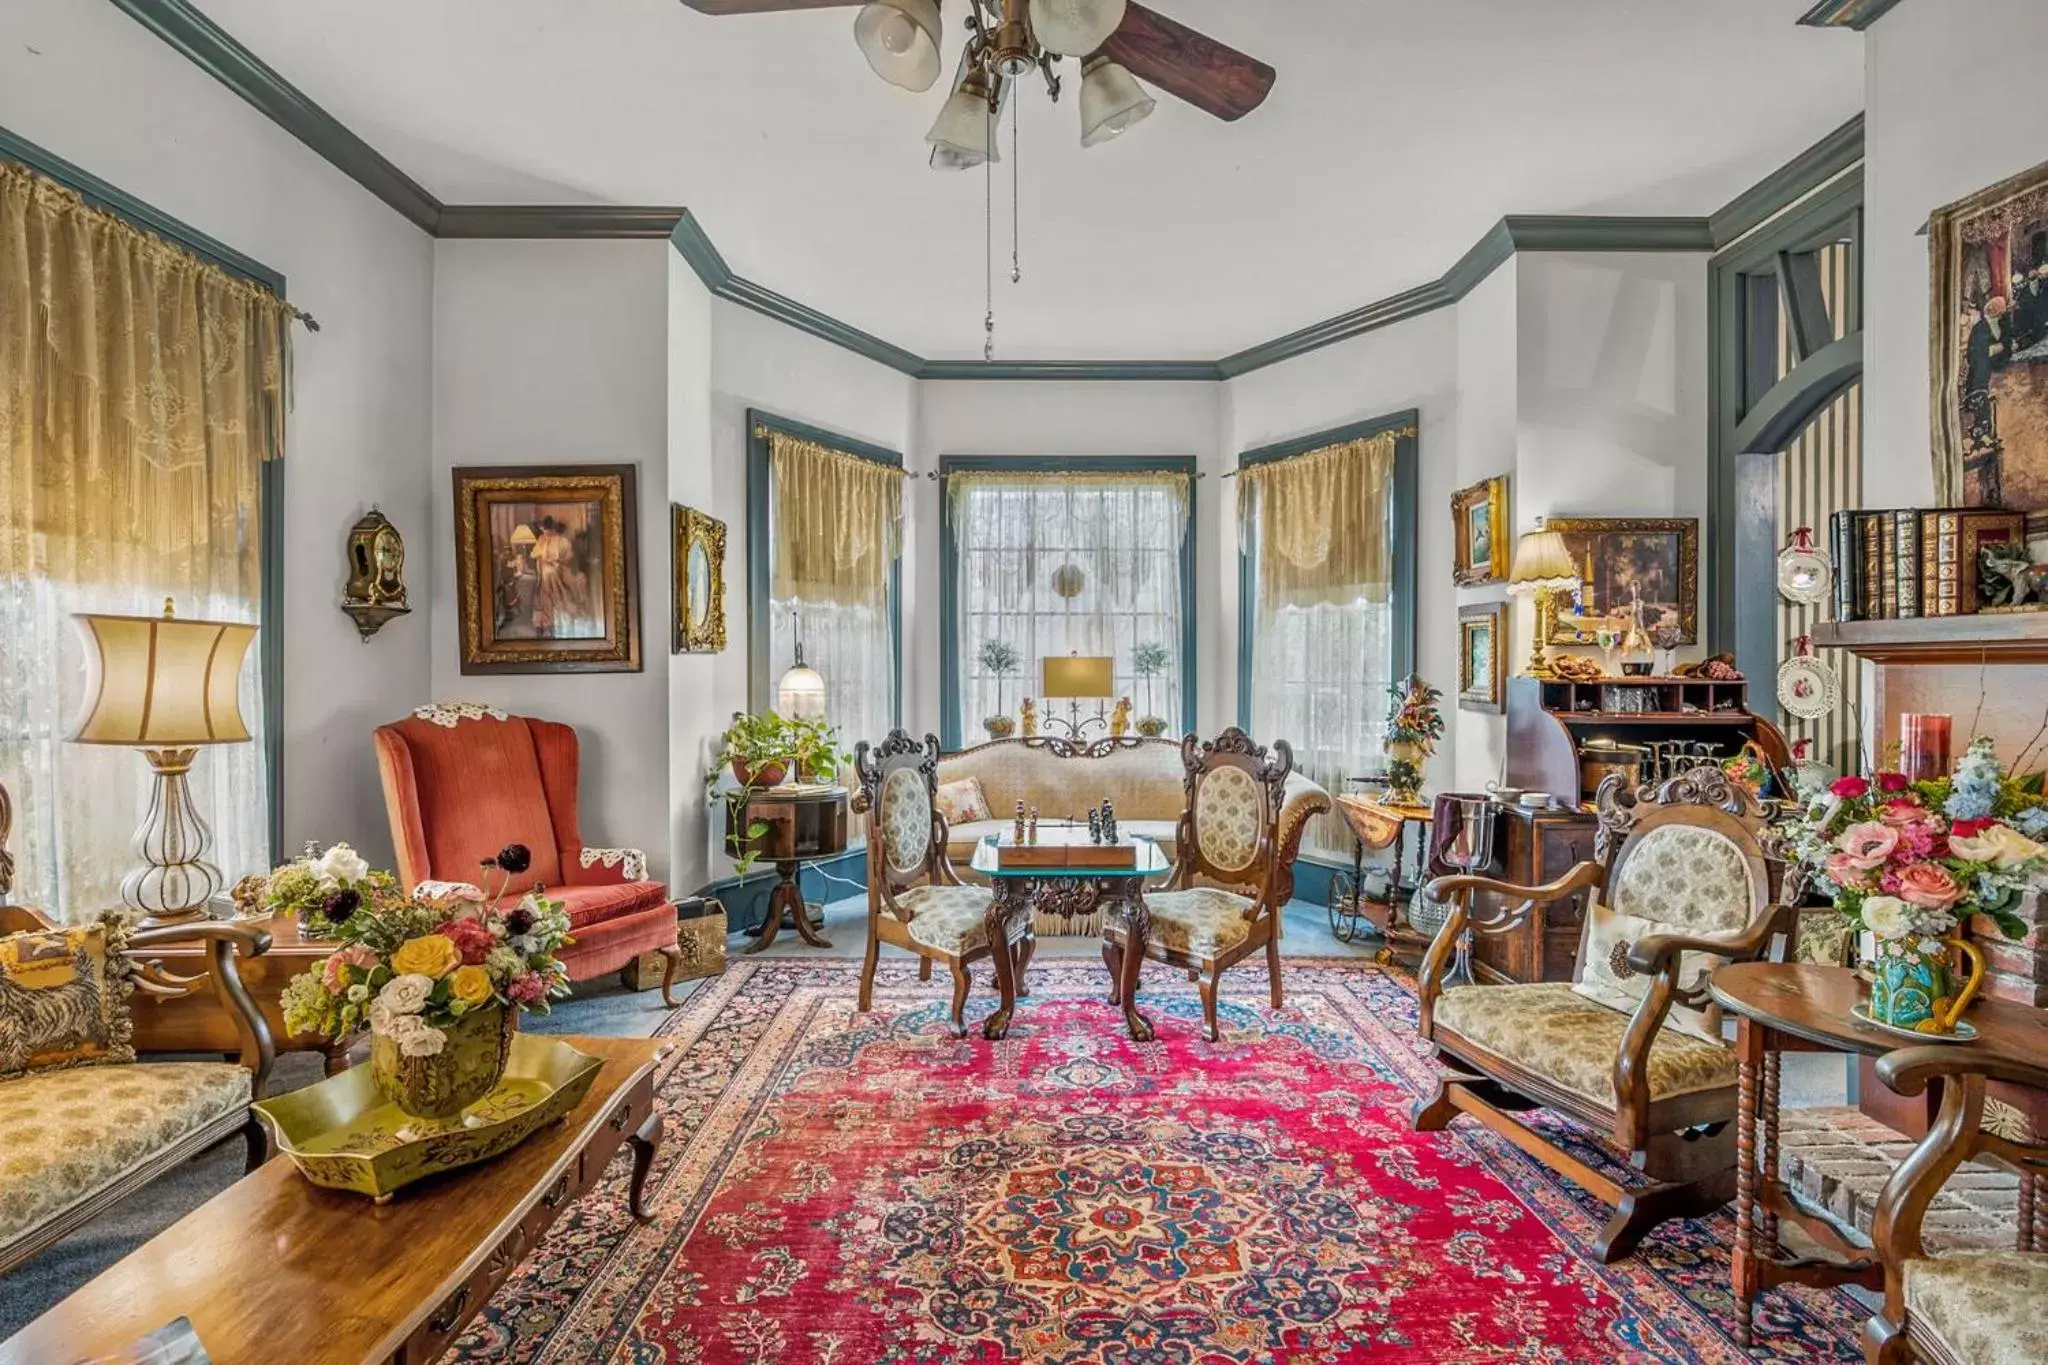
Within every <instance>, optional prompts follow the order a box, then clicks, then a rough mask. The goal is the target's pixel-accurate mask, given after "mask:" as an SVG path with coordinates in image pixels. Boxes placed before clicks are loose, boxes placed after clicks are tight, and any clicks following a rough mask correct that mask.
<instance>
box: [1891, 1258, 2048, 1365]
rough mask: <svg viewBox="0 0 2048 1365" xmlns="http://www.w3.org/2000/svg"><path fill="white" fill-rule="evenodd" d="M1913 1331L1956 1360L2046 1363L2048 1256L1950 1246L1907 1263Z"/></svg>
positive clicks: (1969, 1364) (1967, 1363)
mask: <svg viewBox="0 0 2048 1365" xmlns="http://www.w3.org/2000/svg"><path fill="white" fill-rule="evenodd" d="M1905 1277H1906V1312H1907V1314H1908V1320H1909V1321H1910V1322H1911V1323H1912V1325H1913V1334H1914V1336H1915V1337H1916V1338H1918V1337H1923V1336H1924V1337H1929V1338H1932V1340H1933V1342H1934V1343H1939V1344H1940V1346H1941V1347H1942V1348H1943V1349H1944V1350H1945V1351H1946V1352H1947V1355H1946V1357H1945V1358H1946V1359H1948V1360H1952V1361H1955V1362H1957V1365H2040V1363H2041V1362H2042V1361H2044V1360H2048V1254H2044V1253H2042V1252H2038V1251H1952V1252H1949V1253H1947V1254H1946V1255H1942V1256H1934V1257H1930V1258H1929V1259H1927V1260H1919V1261H1908V1262H1906V1266H1905Z"/></svg>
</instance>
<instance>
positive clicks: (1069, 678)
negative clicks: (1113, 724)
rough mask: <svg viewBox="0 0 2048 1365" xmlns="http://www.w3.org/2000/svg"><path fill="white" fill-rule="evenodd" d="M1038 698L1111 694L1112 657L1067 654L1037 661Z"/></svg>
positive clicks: (1113, 684) (1113, 692)
mask: <svg viewBox="0 0 2048 1365" xmlns="http://www.w3.org/2000/svg"><path fill="white" fill-rule="evenodd" d="M1038 673H1039V684H1040V685H1039V689H1038V695H1039V696H1041V697H1113V696H1115V695H1116V660H1115V659H1113V658H1108V657H1097V656H1089V657H1087V658H1082V657H1080V656H1078V655H1073V654H1067V655H1061V656H1058V657H1047V658H1044V659H1040V660H1039V661H1038Z"/></svg>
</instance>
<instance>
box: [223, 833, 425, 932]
mask: <svg viewBox="0 0 2048 1365" xmlns="http://www.w3.org/2000/svg"><path fill="white" fill-rule="evenodd" d="M229 894H230V895H231V897H232V898H233V900H234V902H235V905H236V906H237V907H238V908H239V909H240V911H241V913H242V915H243V916H244V917H247V918H259V917H263V916H269V915H292V916H296V917H297V918H298V921H299V924H300V926H301V928H302V929H303V931H304V932H305V933H306V934H307V936H308V937H332V936H333V935H334V933H335V932H336V931H337V930H338V929H339V928H340V926H341V925H343V924H345V923H347V922H348V920H349V918H350V916H352V915H354V914H355V913H356V912H357V911H358V910H360V909H361V908H362V907H363V906H365V905H388V904H391V903H392V902H394V901H396V900H398V899H401V896H400V893H399V889H398V878H396V877H394V876H392V875H391V874H390V873H389V872H382V871H377V870H374V869H372V868H371V866H370V865H369V864H368V863H367V862H364V861H363V858H362V855H361V854H359V853H357V852H356V851H355V850H354V849H353V848H350V847H349V846H348V845H347V844H336V845H334V846H333V847H332V848H329V849H328V850H327V851H326V852H324V853H323V852H321V851H320V846H319V845H318V844H317V843H309V844H307V845H306V851H305V852H304V853H303V854H301V855H300V856H299V857H297V858H295V859H293V860H292V861H291V862H288V863H285V864H282V865H281V866H279V867H276V868H273V869H272V870H271V871H270V872H269V873H267V874H256V875H253V876H248V877H244V878H242V880H240V881H239V882H236V883H235V888H234V890H233V891H232V892H230V893H229Z"/></svg>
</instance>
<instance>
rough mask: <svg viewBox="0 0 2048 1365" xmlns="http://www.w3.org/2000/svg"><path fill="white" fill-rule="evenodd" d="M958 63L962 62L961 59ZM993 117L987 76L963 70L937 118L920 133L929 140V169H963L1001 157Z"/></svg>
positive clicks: (1000, 158) (963, 60)
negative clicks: (930, 159) (923, 132)
mask: <svg viewBox="0 0 2048 1365" xmlns="http://www.w3.org/2000/svg"><path fill="white" fill-rule="evenodd" d="M961 64H962V66H963V67H964V66H965V65H966V62H965V59H964V58H963V59H962V63H961ZM994 123H995V121H994V120H993V119H991V118H990V117H989V112H988V80H987V78H986V77H985V76H983V75H982V74H981V73H980V72H978V71H963V72H962V73H961V77H960V83H959V84H958V85H957V86H955V87H954V89H953V93H952V94H951V95H949V96H947V97H946V105H945V107H944V108H943V109H941V110H939V117H938V121H937V122H936V123H934V124H932V130H931V131H930V132H929V133H926V134H925V135H924V140H925V141H926V142H928V143H930V144H931V149H932V169H933V170H935V171H965V170H972V169H973V168H974V167H976V166H981V165H985V164H987V163H988V162H991V161H1001V160H1002V159H1003V154H1002V151H1001V150H1000V149H999V148H998V147H997V146H996V144H995V140H994V138H993V136H992V135H993V133H994Z"/></svg>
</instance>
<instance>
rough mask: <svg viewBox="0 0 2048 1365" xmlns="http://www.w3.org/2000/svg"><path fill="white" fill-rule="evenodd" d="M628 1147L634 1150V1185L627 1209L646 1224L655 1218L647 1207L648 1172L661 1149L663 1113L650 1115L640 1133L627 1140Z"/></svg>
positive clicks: (656, 1112) (628, 1197)
mask: <svg viewBox="0 0 2048 1365" xmlns="http://www.w3.org/2000/svg"><path fill="white" fill-rule="evenodd" d="M626 1145H627V1146H629V1147H631V1148H632V1149H633V1183H632V1184H631V1185H630V1186H628V1192H627V1196H626V1207H627V1208H629V1209H631V1210H632V1213H633V1216H634V1217H635V1218H637V1219H639V1220H640V1221H641V1222H643V1223H644V1222H646V1221H647V1220H648V1219H650V1218H652V1217H654V1212H653V1210H651V1209H649V1208H648V1207H647V1200H646V1196H647V1172H648V1171H650V1170H652V1169H653V1168H654V1154H655V1153H656V1152H657V1151H659V1150H660V1148H661V1112H660V1111H659V1110H656V1111H655V1112H653V1113H651V1114H649V1115H648V1116H647V1122H645V1123H643V1124H641V1125H640V1128H639V1131H638V1132H636V1133H634V1134H633V1135H632V1136H631V1137H629V1138H627V1139H626Z"/></svg>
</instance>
